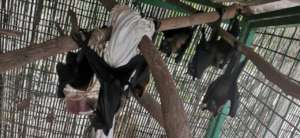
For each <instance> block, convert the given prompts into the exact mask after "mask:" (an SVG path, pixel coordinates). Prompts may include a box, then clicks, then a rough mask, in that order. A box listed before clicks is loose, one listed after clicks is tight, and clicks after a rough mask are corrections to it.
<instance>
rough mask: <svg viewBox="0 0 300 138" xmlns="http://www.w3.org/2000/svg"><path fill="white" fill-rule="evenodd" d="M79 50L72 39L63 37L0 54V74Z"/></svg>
mask: <svg viewBox="0 0 300 138" xmlns="http://www.w3.org/2000/svg"><path fill="white" fill-rule="evenodd" d="M76 48H77V44H76V43H75V42H74V41H73V39H72V38H71V37H67V36H63V37H59V38H56V39H53V40H49V41H47V42H45V43H41V44H37V45H33V46H29V47H26V48H22V49H19V50H15V51H12V52H8V53H5V54H0V67H1V68H0V73H4V72H5V71H7V70H9V69H12V68H15V67H20V66H22V65H25V64H27V63H31V62H33V61H36V60H39V59H42V58H46V57H49V56H54V55H57V54H59V53H64V52H67V51H70V50H73V49H76Z"/></svg>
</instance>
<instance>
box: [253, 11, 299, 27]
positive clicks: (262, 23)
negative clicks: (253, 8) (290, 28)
mask: <svg viewBox="0 0 300 138" xmlns="http://www.w3.org/2000/svg"><path fill="white" fill-rule="evenodd" d="M247 19H248V22H249V25H250V28H255V27H266V26H279V25H294V24H299V23H300V20H299V19H300V6H297V7H292V8H287V9H282V10H277V11H272V12H267V13H261V14H257V15H252V16H248V17H247Z"/></svg>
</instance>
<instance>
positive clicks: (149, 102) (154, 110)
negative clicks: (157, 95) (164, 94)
mask: <svg viewBox="0 0 300 138" xmlns="http://www.w3.org/2000/svg"><path fill="white" fill-rule="evenodd" d="M134 97H135V99H136V100H137V101H138V102H139V103H140V104H141V105H142V106H143V107H144V108H145V109H146V110H147V111H148V112H149V113H150V115H151V116H152V117H153V118H154V119H155V120H157V122H158V123H159V125H160V126H162V127H164V119H163V115H162V113H161V105H160V104H159V103H158V102H156V101H155V100H154V99H153V97H152V96H151V95H150V94H148V93H144V94H143V96H142V97H138V96H136V95H134Z"/></svg>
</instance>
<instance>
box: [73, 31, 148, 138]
mask: <svg viewBox="0 0 300 138" xmlns="http://www.w3.org/2000/svg"><path fill="white" fill-rule="evenodd" d="M82 36H83V37H82ZM89 37H90V33H89V32H85V31H81V32H79V33H78V34H75V35H73V39H74V40H75V41H76V42H77V43H78V45H79V46H80V47H81V51H82V53H84V56H85V57H86V58H87V61H88V63H89V65H90V67H91V68H92V70H93V71H94V73H95V74H96V77H97V78H98V80H99V81H100V83H101V87H100V93H99V97H98V102H97V109H96V111H95V113H96V116H95V118H94V121H93V125H94V127H95V128H96V129H102V130H103V132H104V133H105V134H106V135H107V134H108V133H109V130H110V129H111V127H112V123H113V118H114V115H115V113H116V112H117V111H118V109H119V108H120V104H121V97H122V94H125V90H124V88H125V86H126V85H129V87H132V88H133V89H138V87H143V86H141V85H142V84H143V81H144V80H148V79H149V70H148V69H147V64H146V61H145V59H144V58H143V56H142V55H137V56H135V57H133V58H132V59H131V60H130V61H129V63H127V64H126V65H124V66H121V67H118V68H112V67H110V66H109V65H108V64H107V63H106V62H105V61H104V59H103V58H100V57H99V55H98V54H97V53H96V52H95V51H93V50H92V49H90V48H89V47H88V46H87V41H88V39H89ZM134 71H135V75H134V76H133V77H132V78H133V79H132V81H130V80H129V78H130V77H131V75H132V74H133V72H134ZM148 81H149V80H148Z"/></svg>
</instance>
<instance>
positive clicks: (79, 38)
mask: <svg viewBox="0 0 300 138" xmlns="http://www.w3.org/2000/svg"><path fill="white" fill-rule="evenodd" d="M90 36H91V33H90V32H88V31H86V30H84V29H80V31H79V32H77V33H74V34H71V37H72V39H73V40H74V41H75V42H76V43H77V44H78V46H79V47H83V46H87V43H88V41H89V38H90Z"/></svg>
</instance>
